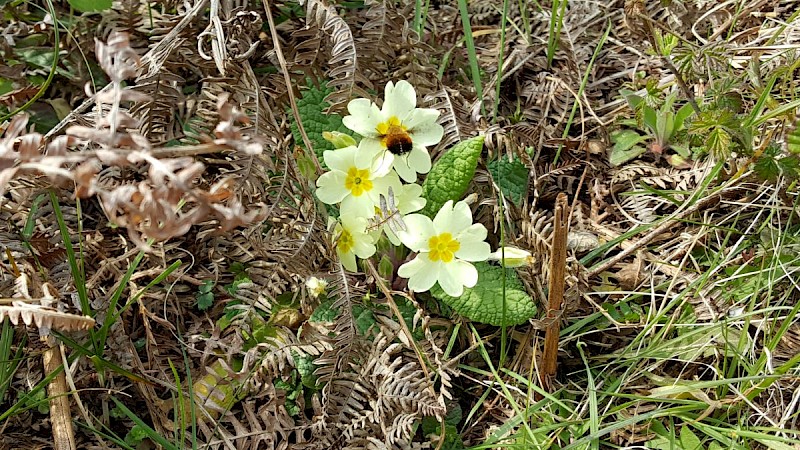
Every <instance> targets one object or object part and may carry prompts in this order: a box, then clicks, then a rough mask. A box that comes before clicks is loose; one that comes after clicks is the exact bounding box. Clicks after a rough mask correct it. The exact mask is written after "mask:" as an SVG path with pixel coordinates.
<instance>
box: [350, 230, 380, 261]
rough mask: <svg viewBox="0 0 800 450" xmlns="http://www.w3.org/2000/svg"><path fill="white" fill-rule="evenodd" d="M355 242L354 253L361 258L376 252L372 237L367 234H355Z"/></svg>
mask: <svg viewBox="0 0 800 450" xmlns="http://www.w3.org/2000/svg"><path fill="white" fill-rule="evenodd" d="M353 239H354V240H355V244H354V245H353V253H355V254H356V256H358V257H359V258H361V259H366V258H369V257H370V256H372V255H374V254H375V250H376V249H375V244H373V243H372V242H371V240H372V238H371V237H370V236H369V235H367V234H355V233H354V234H353Z"/></svg>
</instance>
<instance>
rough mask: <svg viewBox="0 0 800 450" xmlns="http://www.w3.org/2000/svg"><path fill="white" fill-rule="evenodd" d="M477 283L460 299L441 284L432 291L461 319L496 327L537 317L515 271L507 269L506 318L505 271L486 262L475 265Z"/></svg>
mask: <svg viewBox="0 0 800 450" xmlns="http://www.w3.org/2000/svg"><path fill="white" fill-rule="evenodd" d="M475 268H476V269H478V284H477V285H475V287H473V288H465V289H464V293H463V294H461V296H460V297H451V296H449V295H447V294H445V292H444V290H442V288H441V287H439V285H438V284H437V285H435V286H434V287H433V288H432V289H431V294H433V296H434V297H436V298H437V299H439V300H441V301H442V302H444V303H446V304H447V305H448V306H450V307H451V308H453V309H454V310H455V311H456V312H458V313H459V314H461V315H462V316H464V317H466V318H468V319H470V320H472V321H475V322H481V323H488V324H490V325H495V326H503V325H505V326H511V325H518V324H520V323H523V322H525V321H526V320H528V319H530V318H531V317H533V315H534V314H536V305H534V303H533V299H531V297H530V296H529V295H528V293H527V292H525V287H524V286H523V285H522V282H520V281H519V278H518V277H517V273H516V272H514V270H513V269H506V270H505V283H506V291H505V308H506V310H505V317H503V275H504V272H503V269H502V268H501V267H498V266H495V265H491V264H488V263H485V262H479V263H475Z"/></svg>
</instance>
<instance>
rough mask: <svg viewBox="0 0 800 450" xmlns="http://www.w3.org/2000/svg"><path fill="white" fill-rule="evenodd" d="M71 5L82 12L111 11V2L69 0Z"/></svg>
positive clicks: (104, 0)
mask: <svg viewBox="0 0 800 450" xmlns="http://www.w3.org/2000/svg"><path fill="white" fill-rule="evenodd" d="M67 1H68V2H69V5H70V6H72V7H73V8H75V9H77V10H78V11H81V12H94V11H105V10H107V9H111V0H67Z"/></svg>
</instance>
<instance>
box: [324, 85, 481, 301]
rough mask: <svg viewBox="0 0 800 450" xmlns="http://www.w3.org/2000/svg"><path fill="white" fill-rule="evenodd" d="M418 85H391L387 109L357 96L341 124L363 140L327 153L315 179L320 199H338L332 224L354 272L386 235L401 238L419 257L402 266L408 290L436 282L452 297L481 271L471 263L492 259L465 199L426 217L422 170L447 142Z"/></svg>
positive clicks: (346, 262) (400, 271) (334, 201)
mask: <svg viewBox="0 0 800 450" xmlns="http://www.w3.org/2000/svg"><path fill="white" fill-rule="evenodd" d="M416 106H417V97H416V92H415V91H414V87H413V86H411V84H409V83H408V82H407V81H400V82H398V83H397V84H394V83H392V82H389V83H388V84H387V85H386V89H385V93H384V101H383V105H382V107H381V108H379V107H378V106H377V105H376V104H375V103H373V102H372V101H370V100H368V99H364V98H360V99H356V100H353V101H351V102H350V103H349V104H348V106H347V110H348V112H349V113H350V115H348V116H346V117H344V118H343V120H342V122H343V124H344V125H345V126H346V127H347V128H349V129H351V130H353V131H354V132H356V133H357V134H359V135H360V136H361V141H360V142H358V143H357V145H356V144H355V141H351V142H349V143H352V144H354V145H347V146H344V147H343V148H338V149H336V150H329V151H326V152H325V153H324V154H323V159H324V160H325V164H326V165H327V166H328V168H329V169H330V170H329V171H328V172H326V173H324V174H323V175H322V176H321V177H320V178H319V179H318V180H317V191H316V193H317V198H319V200H320V201H322V202H323V203H326V204H330V205H334V204H339V219H338V220H332V221H331V224H330V226H329V228H330V230H331V231H332V233H333V237H334V242H335V245H336V252H337V253H338V255H339V258H340V260H341V261H342V264H343V265H344V267H345V268H346V269H347V270H350V271H356V270H357V265H356V257H358V258H361V259H365V258H369V257H371V256H372V255H374V254H375V252H376V246H375V244H376V243H377V241H378V239H380V238H381V236H382V235H386V238H387V239H388V240H389V241H391V242H392V244H394V245H400V244H401V243H402V244H403V245H405V246H406V247H408V248H409V249H410V250H411V251H413V252H416V253H417V254H416V257H415V258H414V259H413V260H411V261H409V262H406V263H405V264H403V265H402V266H400V267H399V269H398V271H397V273H398V275H399V276H400V277H403V278H408V287H409V289H411V290H412V291H415V292H424V291H427V290H429V289H430V288H431V287H433V285H434V284H436V283H437V282H438V283H439V286H441V288H442V289H443V290H444V291H445V292H446V293H447V294H448V295H451V296H454V297H457V296H460V295H461V294H462V293H463V290H464V287H465V286H466V287H473V286H475V284H476V283H477V281H478V271H477V270H476V269H475V266H473V265H472V264H471V263H472V262H476V261H485V260H487V259H489V258H490V247H489V244H487V243H486V242H484V241H485V240H486V235H487V230H486V228H485V227H484V226H483V225H481V224H473V223H472V212H471V211H470V209H469V207H468V206H467V204H466V203H464V202H458V203H455V204H454V203H453V202H452V201H448V202H447V203H445V204H444V206H443V207H442V208H441V209H440V210H439V212H438V213H437V214H436V216H435V217H434V219H433V220H431V219H430V218H429V217H427V216H425V215H422V214H413V213H414V212H415V211H419V210H420V209H422V208H423V207H424V206H425V204H426V200H425V199H424V198H423V197H422V196H421V195H422V187H421V186H420V185H419V184H416V180H417V174H425V173H428V171H430V169H431V156H430V153H429V152H428V147H429V146H432V145H436V144H437V143H439V141H440V140H441V139H442V136H443V134H444V130H443V128H442V126H441V125H439V124H437V123H436V120H437V119H438V117H439V112H438V111H437V110H435V109H428V108H417V107H416Z"/></svg>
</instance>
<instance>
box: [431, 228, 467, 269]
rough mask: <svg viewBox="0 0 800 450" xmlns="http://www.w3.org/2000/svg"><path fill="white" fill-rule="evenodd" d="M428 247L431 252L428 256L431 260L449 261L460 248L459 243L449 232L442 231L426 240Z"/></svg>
mask: <svg viewBox="0 0 800 450" xmlns="http://www.w3.org/2000/svg"><path fill="white" fill-rule="evenodd" d="M428 248H430V249H431V252H430V253H429V254H428V257H429V258H430V260H431V261H442V262H446V263H449V262H450V261H452V260H453V258H454V257H455V253H456V252H457V251H458V249H459V248H461V244H459V242H458V241H457V240H455V239H453V235H452V234H450V233H442V234H440V235H438V236H433V237H432V238H430V239H429V240H428Z"/></svg>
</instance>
